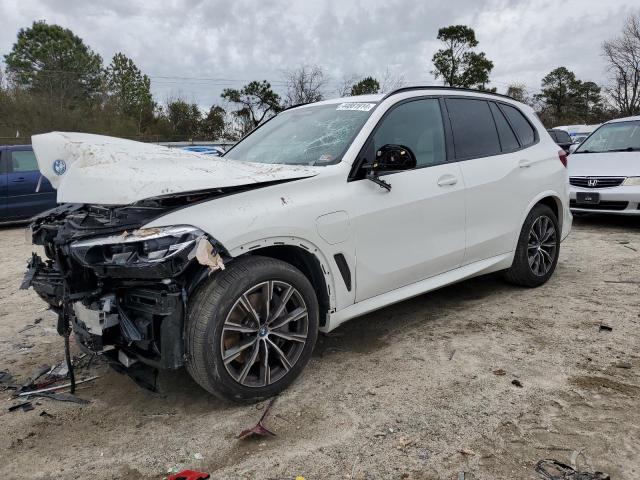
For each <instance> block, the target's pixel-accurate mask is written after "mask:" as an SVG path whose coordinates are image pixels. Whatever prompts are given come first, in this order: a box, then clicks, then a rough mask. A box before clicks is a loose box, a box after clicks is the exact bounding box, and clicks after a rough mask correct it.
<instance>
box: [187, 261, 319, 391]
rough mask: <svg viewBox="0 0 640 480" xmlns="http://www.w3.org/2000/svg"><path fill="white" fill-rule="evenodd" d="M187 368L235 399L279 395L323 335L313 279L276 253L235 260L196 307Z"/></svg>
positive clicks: (191, 316)
mask: <svg viewBox="0 0 640 480" xmlns="http://www.w3.org/2000/svg"><path fill="white" fill-rule="evenodd" d="M189 307H190V308H189V315H188V318H187V326H186V349H187V359H188V360H187V370H188V371H189V373H190V374H191V376H192V377H193V379H194V380H195V381H196V382H198V383H199V384H200V385H201V386H202V387H203V388H204V389H206V390H207V391H209V392H211V393H213V394H214V395H216V396H218V397H220V398H223V399H227V400H233V401H240V402H243V401H244V402H253V401H259V400H262V399H264V398H267V397H270V396H273V395H275V394H277V393H279V392H281V391H282V390H284V389H285V388H286V387H287V386H289V385H290V384H291V382H293V381H294V380H295V378H296V377H297V376H298V375H299V374H300V372H301V371H302V369H303V368H304V366H305V365H306V364H307V362H308V361H309V359H310V358H311V354H312V352H313V348H314V346H315V343H316V340H317V337H318V324H319V308H318V300H317V297H316V294H315V291H314V289H313V287H312V285H311V283H310V282H309V280H308V279H307V278H306V277H305V276H304V275H303V274H302V273H301V272H300V271H299V270H298V269H296V268H295V267H293V266H291V265H290V264H288V263H285V262H283V261H280V260H275V259H272V258H266V257H259V256H247V257H244V258H239V259H237V260H234V261H233V262H230V263H229V264H228V265H227V268H226V269H225V270H223V271H219V272H217V273H216V274H215V275H214V276H212V277H211V279H210V280H209V281H208V282H207V283H206V284H205V285H204V286H202V287H201V288H200V289H199V290H198V292H197V293H196V295H195V296H194V297H193V298H192V300H191V302H190V305H189Z"/></svg>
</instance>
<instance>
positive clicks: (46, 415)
mask: <svg viewBox="0 0 640 480" xmlns="http://www.w3.org/2000/svg"><path fill="white" fill-rule="evenodd" d="M40 416H41V417H45V418H54V416H53V415H51V414H50V413H49V412H47V411H46V410H43V411H41V412H40Z"/></svg>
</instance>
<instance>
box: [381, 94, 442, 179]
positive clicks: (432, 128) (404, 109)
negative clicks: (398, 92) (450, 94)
mask: <svg viewBox="0 0 640 480" xmlns="http://www.w3.org/2000/svg"><path fill="white" fill-rule="evenodd" d="M373 143H374V148H375V149H376V151H377V150H378V149H379V148H380V147H382V146H384V145H387V144H396V145H403V146H405V147H408V148H409V149H410V150H411V151H412V152H413V153H414V154H415V156H416V161H417V164H418V166H419V167H420V166H426V165H435V164H438V163H443V162H444V161H445V159H446V156H445V149H444V129H443V126H442V115H441V114H440V104H439V103H438V100H436V99H425V100H414V101H411V102H407V103H403V104H401V105H399V106H397V107H396V108H394V109H393V110H392V111H391V112H390V113H389V114H388V115H387V116H386V117H385V118H384V120H383V121H382V123H381V124H380V127H378V129H377V130H376V133H375V134H374V135H373Z"/></svg>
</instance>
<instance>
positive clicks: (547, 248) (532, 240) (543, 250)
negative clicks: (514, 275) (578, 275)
mask: <svg viewBox="0 0 640 480" xmlns="http://www.w3.org/2000/svg"><path fill="white" fill-rule="evenodd" d="M557 248H558V245H557V232H556V228H555V226H554V224H553V222H552V221H551V219H550V218H549V217H547V216H546V215H542V216H540V217H538V218H536V220H535V221H534V222H533V224H532V225H531V229H530V230H529V241H528V244H527V257H528V259H529V268H530V269H531V271H532V272H533V273H534V275H537V276H539V277H543V276H545V275H546V274H547V273H548V272H549V270H551V267H552V266H553V262H554V260H555V258H556V250H557Z"/></svg>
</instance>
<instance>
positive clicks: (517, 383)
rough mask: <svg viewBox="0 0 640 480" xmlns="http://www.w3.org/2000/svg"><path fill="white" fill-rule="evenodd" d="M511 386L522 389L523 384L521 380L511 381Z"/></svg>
mask: <svg viewBox="0 0 640 480" xmlns="http://www.w3.org/2000/svg"><path fill="white" fill-rule="evenodd" d="M511 385H514V386H516V387H518V388H522V382H521V381H520V380H518V379H517V378H516V379H514V380H511Z"/></svg>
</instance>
